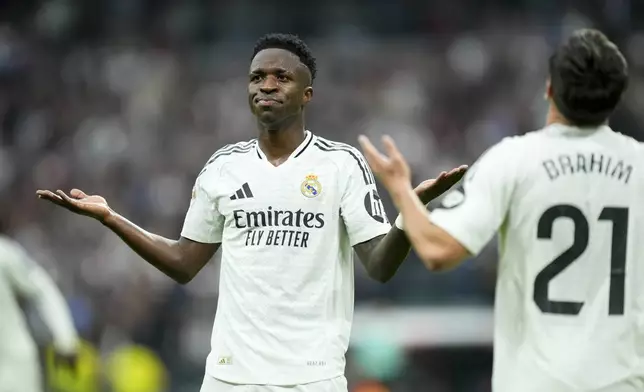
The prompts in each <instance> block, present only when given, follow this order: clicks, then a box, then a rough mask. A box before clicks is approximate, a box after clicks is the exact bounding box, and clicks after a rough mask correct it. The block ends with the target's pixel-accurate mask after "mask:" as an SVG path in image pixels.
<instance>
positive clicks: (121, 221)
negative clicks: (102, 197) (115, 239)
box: [102, 213, 221, 284]
mask: <svg viewBox="0 0 644 392" xmlns="http://www.w3.org/2000/svg"><path fill="white" fill-rule="evenodd" d="M102 223H103V224H104V225H105V226H107V227H108V228H109V229H110V230H112V231H113V232H114V233H115V234H116V235H118V236H119V237H121V239H122V240H123V242H125V243H126V244H127V245H128V246H129V247H130V248H132V250H134V251H135V252H136V253H137V254H138V255H139V256H141V257H142V258H143V259H144V260H145V261H147V262H148V263H150V264H152V265H153V266H154V267H155V268H157V269H158V270H159V271H161V272H163V273H164V274H166V275H168V276H169V277H170V278H172V279H174V280H175V281H177V282H178V283H181V284H186V283H188V282H190V281H191V280H192V279H193V278H194V277H195V276H196V275H197V273H198V272H199V271H201V269H202V268H203V267H204V266H205V265H206V264H207V263H208V261H209V260H210V259H211V258H212V256H213V255H214V254H215V252H217V250H218V249H219V246H220V245H221V244H220V243H217V244H205V243H201V242H195V241H192V240H189V239H187V238H184V237H181V238H179V240H171V239H168V238H165V237H162V236H160V235H157V234H153V233H150V232H148V231H145V230H143V229H142V228H140V227H139V226H137V225H135V224H134V223H132V222H130V221H129V220H127V219H126V218H124V217H122V216H121V215H118V214H116V213H112V214H110V215H109V216H108V217H106V218H105V219H104V220H103V222H102Z"/></svg>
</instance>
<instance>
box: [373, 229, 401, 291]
mask: <svg viewBox="0 0 644 392" xmlns="http://www.w3.org/2000/svg"><path fill="white" fill-rule="evenodd" d="M410 250H411V243H410V242H409V240H408V239H407V236H406V235H405V232H404V231H402V230H400V229H398V228H397V227H395V226H393V227H392V228H391V230H389V232H388V233H387V234H385V235H384V236H383V237H382V238H381V239H380V240H379V241H378V242H377V244H376V245H375V246H374V247H373V249H372V250H371V251H370V252H369V256H368V260H367V262H366V266H367V270H368V272H369V276H371V277H372V278H373V279H376V280H377V281H379V282H382V283H385V282H387V281H389V280H390V279H391V278H392V277H393V276H394V275H395V274H396V271H398V268H399V267H400V265H401V264H402V262H403V261H404V260H405V259H406V258H407V255H409V251H410Z"/></svg>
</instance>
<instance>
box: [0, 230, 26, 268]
mask: <svg viewBox="0 0 644 392" xmlns="http://www.w3.org/2000/svg"><path fill="white" fill-rule="evenodd" d="M24 252H25V251H24V249H23V248H22V246H21V245H20V244H19V243H18V242H17V241H15V240H13V239H11V238H9V237H6V236H2V235H0V255H2V256H0V266H1V265H7V264H11V263H15V261H16V260H17V259H20V258H21V257H20V256H21V255H22V254H23V253H24Z"/></svg>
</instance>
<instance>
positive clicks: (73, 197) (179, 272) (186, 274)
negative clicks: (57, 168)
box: [37, 189, 220, 284]
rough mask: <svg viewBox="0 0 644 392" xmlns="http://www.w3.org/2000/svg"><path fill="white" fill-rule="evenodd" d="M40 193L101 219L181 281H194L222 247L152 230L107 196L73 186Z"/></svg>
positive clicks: (40, 196)
mask: <svg viewBox="0 0 644 392" xmlns="http://www.w3.org/2000/svg"><path fill="white" fill-rule="evenodd" d="M37 195H38V197H39V198H41V199H43V200H48V201H50V202H52V203H54V204H56V205H59V206H61V207H63V208H66V209H67V210H69V211H72V212H74V213H76V214H80V215H85V216H89V217H91V218H94V219H96V220H98V221H99V222H101V223H102V224H103V225H105V226H106V227H108V228H109V229H110V230H112V231H113V232H114V233H115V234H116V235H118V236H119V237H121V239H122V240H123V241H124V242H125V243H126V244H127V245H128V246H129V247H130V248H132V250H134V251H135V252H136V253H137V254H138V255H139V256H141V257H142V258H143V259H145V260H146V261H147V262H148V263H150V264H152V265H153V266H154V267H156V268H157V269H158V270H160V271H161V272H163V273H164V274H166V275H168V276H169V277H170V278H172V279H174V280H175V281H177V282H179V283H181V284H185V283H188V282H190V280H192V278H194V276H195V275H196V274H197V273H198V272H199V271H200V270H201V269H202V268H203V267H204V266H205V265H206V263H208V261H209V260H210V259H211V258H212V256H213V255H214V254H215V252H216V251H217V249H219V246H220V243H219V242H211V243H206V242H197V241H193V240H190V239H187V238H184V237H181V238H180V239H179V240H172V239H168V238H165V237H162V236H159V235H156V234H153V233H150V232H148V231H146V230H144V229H142V228H141V227H139V226H137V225H135V224H134V223H132V222H130V221H129V220H127V219H126V218H124V217H123V216H121V215H119V214H117V213H116V212H115V211H113V210H112V209H111V208H110V207H109V205H108V204H107V201H106V200H105V199H104V198H103V197H101V196H98V195H91V196H89V195H86V194H85V193H84V192H83V191H80V190H78V189H73V190H72V191H71V192H70V194H69V195H67V194H66V193H65V192H63V191H61V190H58V191H56V192H55V193H54V192H51V191H47V190H39V191H37Z"/></svg>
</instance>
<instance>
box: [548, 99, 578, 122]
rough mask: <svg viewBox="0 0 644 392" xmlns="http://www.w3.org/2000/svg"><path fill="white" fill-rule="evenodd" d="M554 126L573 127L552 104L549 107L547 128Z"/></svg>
mask: <svg viewBox="0 0 644 392" xmlns="http://www.w3.org/2000/svg"><path fill="white" fill-rule="evenodd" d="M552 124H563V125H572V124H570V121H568V120H567V119H566V118H565V117H564V116H563V114H561V113H560V112H559V110H557V107H556V106H555V104H554V103H552V102H550V106H549V107H548V116H547V117H546V126H550V125H552Z"/></svg>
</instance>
